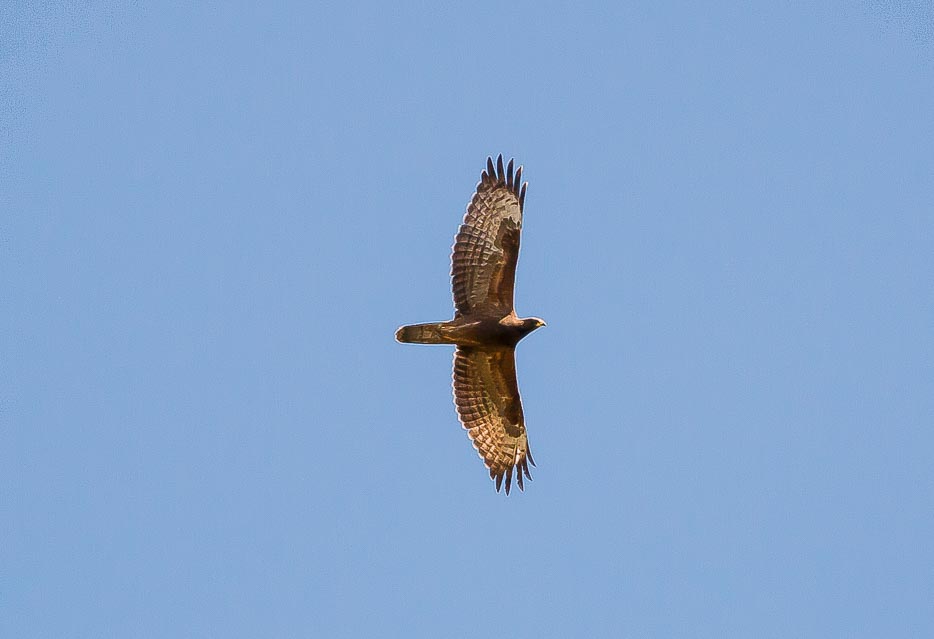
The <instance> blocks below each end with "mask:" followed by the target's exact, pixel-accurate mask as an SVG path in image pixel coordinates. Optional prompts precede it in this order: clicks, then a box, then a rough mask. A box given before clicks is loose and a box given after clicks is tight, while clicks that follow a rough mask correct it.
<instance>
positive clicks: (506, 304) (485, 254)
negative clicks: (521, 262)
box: [451, 155, 528, 317]
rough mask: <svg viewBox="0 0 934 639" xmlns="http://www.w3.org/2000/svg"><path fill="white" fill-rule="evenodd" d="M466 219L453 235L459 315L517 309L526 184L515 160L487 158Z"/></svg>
mask: <svg viewBox="0 0 934 639" xmlns="http://www.w3.org/2000/svg"><path fill="white" fill-rule="evenodd" d="M486 167H487V168H486V170H485V171H484V172H483V174H482V175H481V176H480V182H479V183H478V184H477V190H476V192H475V193H474V195H473V198H471V200H470V204H468V205H467V214H466V215H465V216H464V223H463V224H462V225H461V227H460V229H459V230H458V233H457V235H456V236H455V238H454V249H453V254H452V255H451V279H452V285H453V289H454V307H455V308H456V311H457V312H456V315H458V316H460V315H471V314H477V315H489V316H493V315H496V316H498V317H502V316H504V315H508V314H509V313H510V312H512V309H513V287H514V285H515V281H516V262H517V261H518V259H519V234H520V232H521V230H522V206H523V203H524V202H525V190H526V187H527V186H528V183H526V184H522V167H521V166H520V167H519V168H518V169H517V170H516V171H515V173H513V161H512V160H509V165H508V166H507V167H506V168H505V169H504V168H503V156H502V155H500V156H499V157H498V158H497V159H496V166H494V165H493V159H492V158H487V160H486Z"/></svg>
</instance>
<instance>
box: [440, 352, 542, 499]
mask: <svg viewBox="0 0 934 639" xmlns="http://www.w3.org/2000/svg"><path fill="white" fill-rule="evenodd" d="M454 404H455V405H456V406H457V415H458V417H459V418H460V421H461V424H463V426H464V428H465V429H466V430H467V433H468V435H469V436H470V439H471V440H472V441H473V445H474V448H476V449H477V452H478V453H479V454H480V457H482V458H483V461H484V462H486V466H487V468H489V469H490V477H491V478H492V479H494V480H496V490H497V491H499V489H500V487H501V486H502V484H503V478H504V477H505V479H506V494H507V495H508V494H509V489H510V488H511V486H512V476H513V473H514V472H515V475H516V481H517V483H518V485H519V489H520V490H523V489H524V488H525V486H524V485H523V474H524V475H525V477H527V478H529V479H531V478H532V476H531V474H529V464H530V463H531V464H532V465H533V466H534V465H535V460H533V459H532V452H531V451H530V450H529V440H528V437H527V436H526V432H525V419H524V418H523V416H522V402H521V400H520V399H519V384H518V382H517V380H516V352H515V349H514V348H511V347H503V348H492V347H485V348H475V347H464V346H459V347H457V350H456V351H455V352H454Z"/></svg>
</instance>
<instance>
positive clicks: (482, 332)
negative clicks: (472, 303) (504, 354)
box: [396, 313, 544, 348]
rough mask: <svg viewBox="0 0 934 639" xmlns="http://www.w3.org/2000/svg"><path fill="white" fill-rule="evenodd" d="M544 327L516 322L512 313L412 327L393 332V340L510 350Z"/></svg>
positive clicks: (534, 320) (530, 320) (529, 321)
mask: <svg viewBox="0 0 934 639" xmlns="http://www.w3.org/2000/svg"><path fill="white" fill-rule="evenodd" d="M540 326H544V322H542V321H541V320H539V319H537V318H534V317H530V318H526V319H520V318H519V317H517V316H516V314H515V313H510V314H509V315H506V316H505V317H501V318H499V319H496V318H495V317H482V318H479V319H478V318H473V317H463V316H462V317H458V318H456V319H454V320H452V321H450V322H433V323H431V324H413V325H411V326H403V327H402V328H400V329H399V330H398V331H396V339H397V340H398V341H400V342H405V343H408V344H454V345H455V346H502V347H509V348H512V347H514V346H515V345H516V344H518V343H519V340H520V339H522V338H523V337H525V336H526V335H528V334H529V333H531V332H532V331H534V330H535V329H536V328H538V327H540Z"/></svg>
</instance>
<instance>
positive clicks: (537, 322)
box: [535, 319, 548, 328]
mask: <svg viewBox="0 0 934 639" xmlns="http://www.w3.org/2000/svg"><path fill="white" fill-rule="evenodd" d="M542 326H548V324H546V323H545V320H540V319H537V320H535V328H541V327H542Z"/></svg>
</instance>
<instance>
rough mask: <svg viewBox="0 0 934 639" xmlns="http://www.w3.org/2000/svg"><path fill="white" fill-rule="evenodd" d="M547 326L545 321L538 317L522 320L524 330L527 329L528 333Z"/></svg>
mask: <svg viewBox="0 0 934 639" xmlns="http://www.w3.org/2000/svg"><path fill="white" fill-rule="evenodd" d="M542 326H545V320H541V319H539V318H537V317H527V318H526V319H524V320H522V328H523V329H525V331H526V332H527V333H531V332H532V331H534V330H535V329H536V328H541V327H542Z"/></svg>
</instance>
